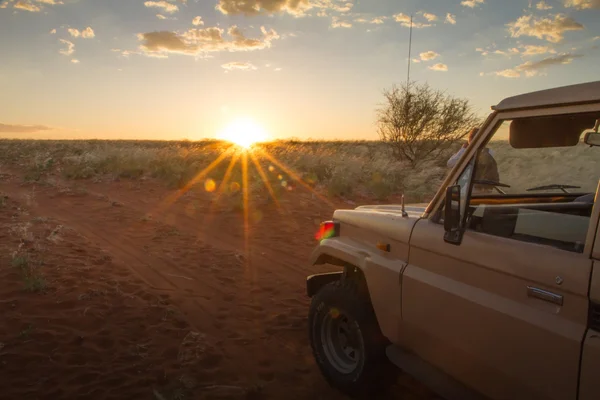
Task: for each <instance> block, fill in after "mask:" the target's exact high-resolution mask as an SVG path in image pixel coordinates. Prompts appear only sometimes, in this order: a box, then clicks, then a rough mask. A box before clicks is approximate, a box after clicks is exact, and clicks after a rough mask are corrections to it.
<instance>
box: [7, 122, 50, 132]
mask: <svg viewBox="0 0 600 400" xmlns="http://www.w3.org/2000/svg"><path fill="white" fill-rule="evenodd" d="M50 130H52V128H50V127H48V126H44V125H7V124H0V133H35V132H39V131H50Z"/></svg>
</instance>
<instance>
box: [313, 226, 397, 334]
mask: <svg viewBox="0 0 600 400" xmlns="http://www.w3.org/2000/svg"><path fill="white" fill-rule="evenodd" d="M310 263H311V265H322V264H331V265H337V266H341V267H344V268H357V269H359V270H360V271H361V273H362V275H363V276H364V279H365V283H366V289H367V293H368V295H369V297H370V300H371V304H372V305H373V311H374V312H375V317H376V319H377V322H378V324H379V327H380V329H381V332H382V333H383V335H384V336H385V337H387V338H388V339H390V340H392V339H393V338H396V337H397V334H398V321H399V319H400V318H401V315H400V313H401V311H400V310H401V308H400V275H401V272H400V270H401V268H403V267H402V266H399V264H402V263H399V262H398V260H390V259H385V258H384V257H383V256H382V255H380V254H377V253H375V252H373V251H369V249H367V248H365V246H364V244H362V243H360V242H357V241H354V240H352V239H350V238H340V237H337V238H331V239H325V240H323V241H321V243H320V244H319V246H317V248H316V249H314V250H313V252H312V254H311V257H310ZM372 265H374V266H376V267H375V268H371V266H372ZM380 266H381V268H380ZM342 276H343V275H342V274H341V273H339V275H337V276H336V275H334V274H326V275H325V276H322V275H316V276H314V275H313V276H312V277H309V279H310V280H311V281H312V282H310V283H309V282H308V281H307V287H308V285H311V290H312V291H314V292H315V293H316V291H318V290H319V289H320V287H321V286H322V285H326V284H327V283H329V282H331V281H332V280H335V279H337V278H338V277H339V278H341V277H342ZM390 278H393V279H390ZM395 279H397V280H395ZM319 285H321V286H319ZM373 287H378V288H381V289H382V290H381V292H382V293H389V296H386V297H384V296H381V295H375V296H373V295H372V293H371V290H370V289H371V288H373ZM394 294H397V295H398V299H397V300H396V301H393V300H392V299H393V297H394ZM390 297H391V298H390Z"/></svg>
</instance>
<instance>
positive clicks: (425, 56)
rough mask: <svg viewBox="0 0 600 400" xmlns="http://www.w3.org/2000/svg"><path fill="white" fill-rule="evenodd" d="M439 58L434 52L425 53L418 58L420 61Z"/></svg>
mask: <svg viewBox="0 0 600 400" xmlns="http://www.w3.org/2000/svg"><path fill="white" fill-rule="evenodd" d="M439 56H440V55H439V54H438V53H436V52H435V51H426V52H424V53H421V54H419V57H421V60H422V61H430V60H435V59H436V58H438V57H439Z"/></svg>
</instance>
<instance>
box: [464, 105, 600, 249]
mask: <svg viewBox="0 0 600 400" xmlns="http://www.w3.org/2000/svg"><path fill="white" fill-rule="evenodd" d="M597 120H600V114H599V113H595V114H589V113H588V114H572V115H561V116H552V117H535V118H534V117H529V118H526V119H515V120H505V121H502V123H501V124H500V125H499V126H498V127H497V129H496V131H495V133H494V135H493V137H492V138H491V139H490V140H489V141H488V142H487V143H486V144H485V145H484V146H482V147H481V148H480V149H479V153H478V156H477V157H476V162H475V171H474V176H473V179H472V183H471V186H470V187H469V188H468V190H470V191H471V192H470V194H471V195H470V198H469V199H468V200H469V201H468V205H466V215H467V219H466V224H465V225H466V226H465V229H466V230H467V231H469V230H470V231H475V232H480V233H484V234H489V235H495V236H500V237H503V238H509V239H513V240H519V241H524V242H530V243H536V244H542V245H547V246H552V247H557V248H560V249H563V250H566V251H572V252H583V250H584V247H585V241H586V237H587V233H588V229H589V226H590V219H591V214H592V208H593V205H594V198H595V195H596V188H597V187H598V180H599V178H600V148H598V147H589V146H588V145H586V144H585V143H583V136H584V133H585V132H587V131H590V130H591V129H593V128H594V126H595V124H596V121H597ZM468 177H470V172H468V171H465V172H464V173H463V175H462V176H461V178H460V179H459V180H458V182H457V183H458V184H460V185H461V188H462V185H463V184H468V182H469V178H468ZM461 192H462V190H461ZM461 196H462V193H461ZM464 198H465V199H467V197H466V196H465V197H464Z"/></svg>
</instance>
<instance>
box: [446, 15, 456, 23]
mask: <svg viewBox="0 0 600 400" xmlns="http://www.w3.org/2000/svg"><path fill="white" fill-rule="evenodd" d="M446 23H447V24H452V25H455V24H456V15H452V14H450V13H448V14H446Z"/></svg>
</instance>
